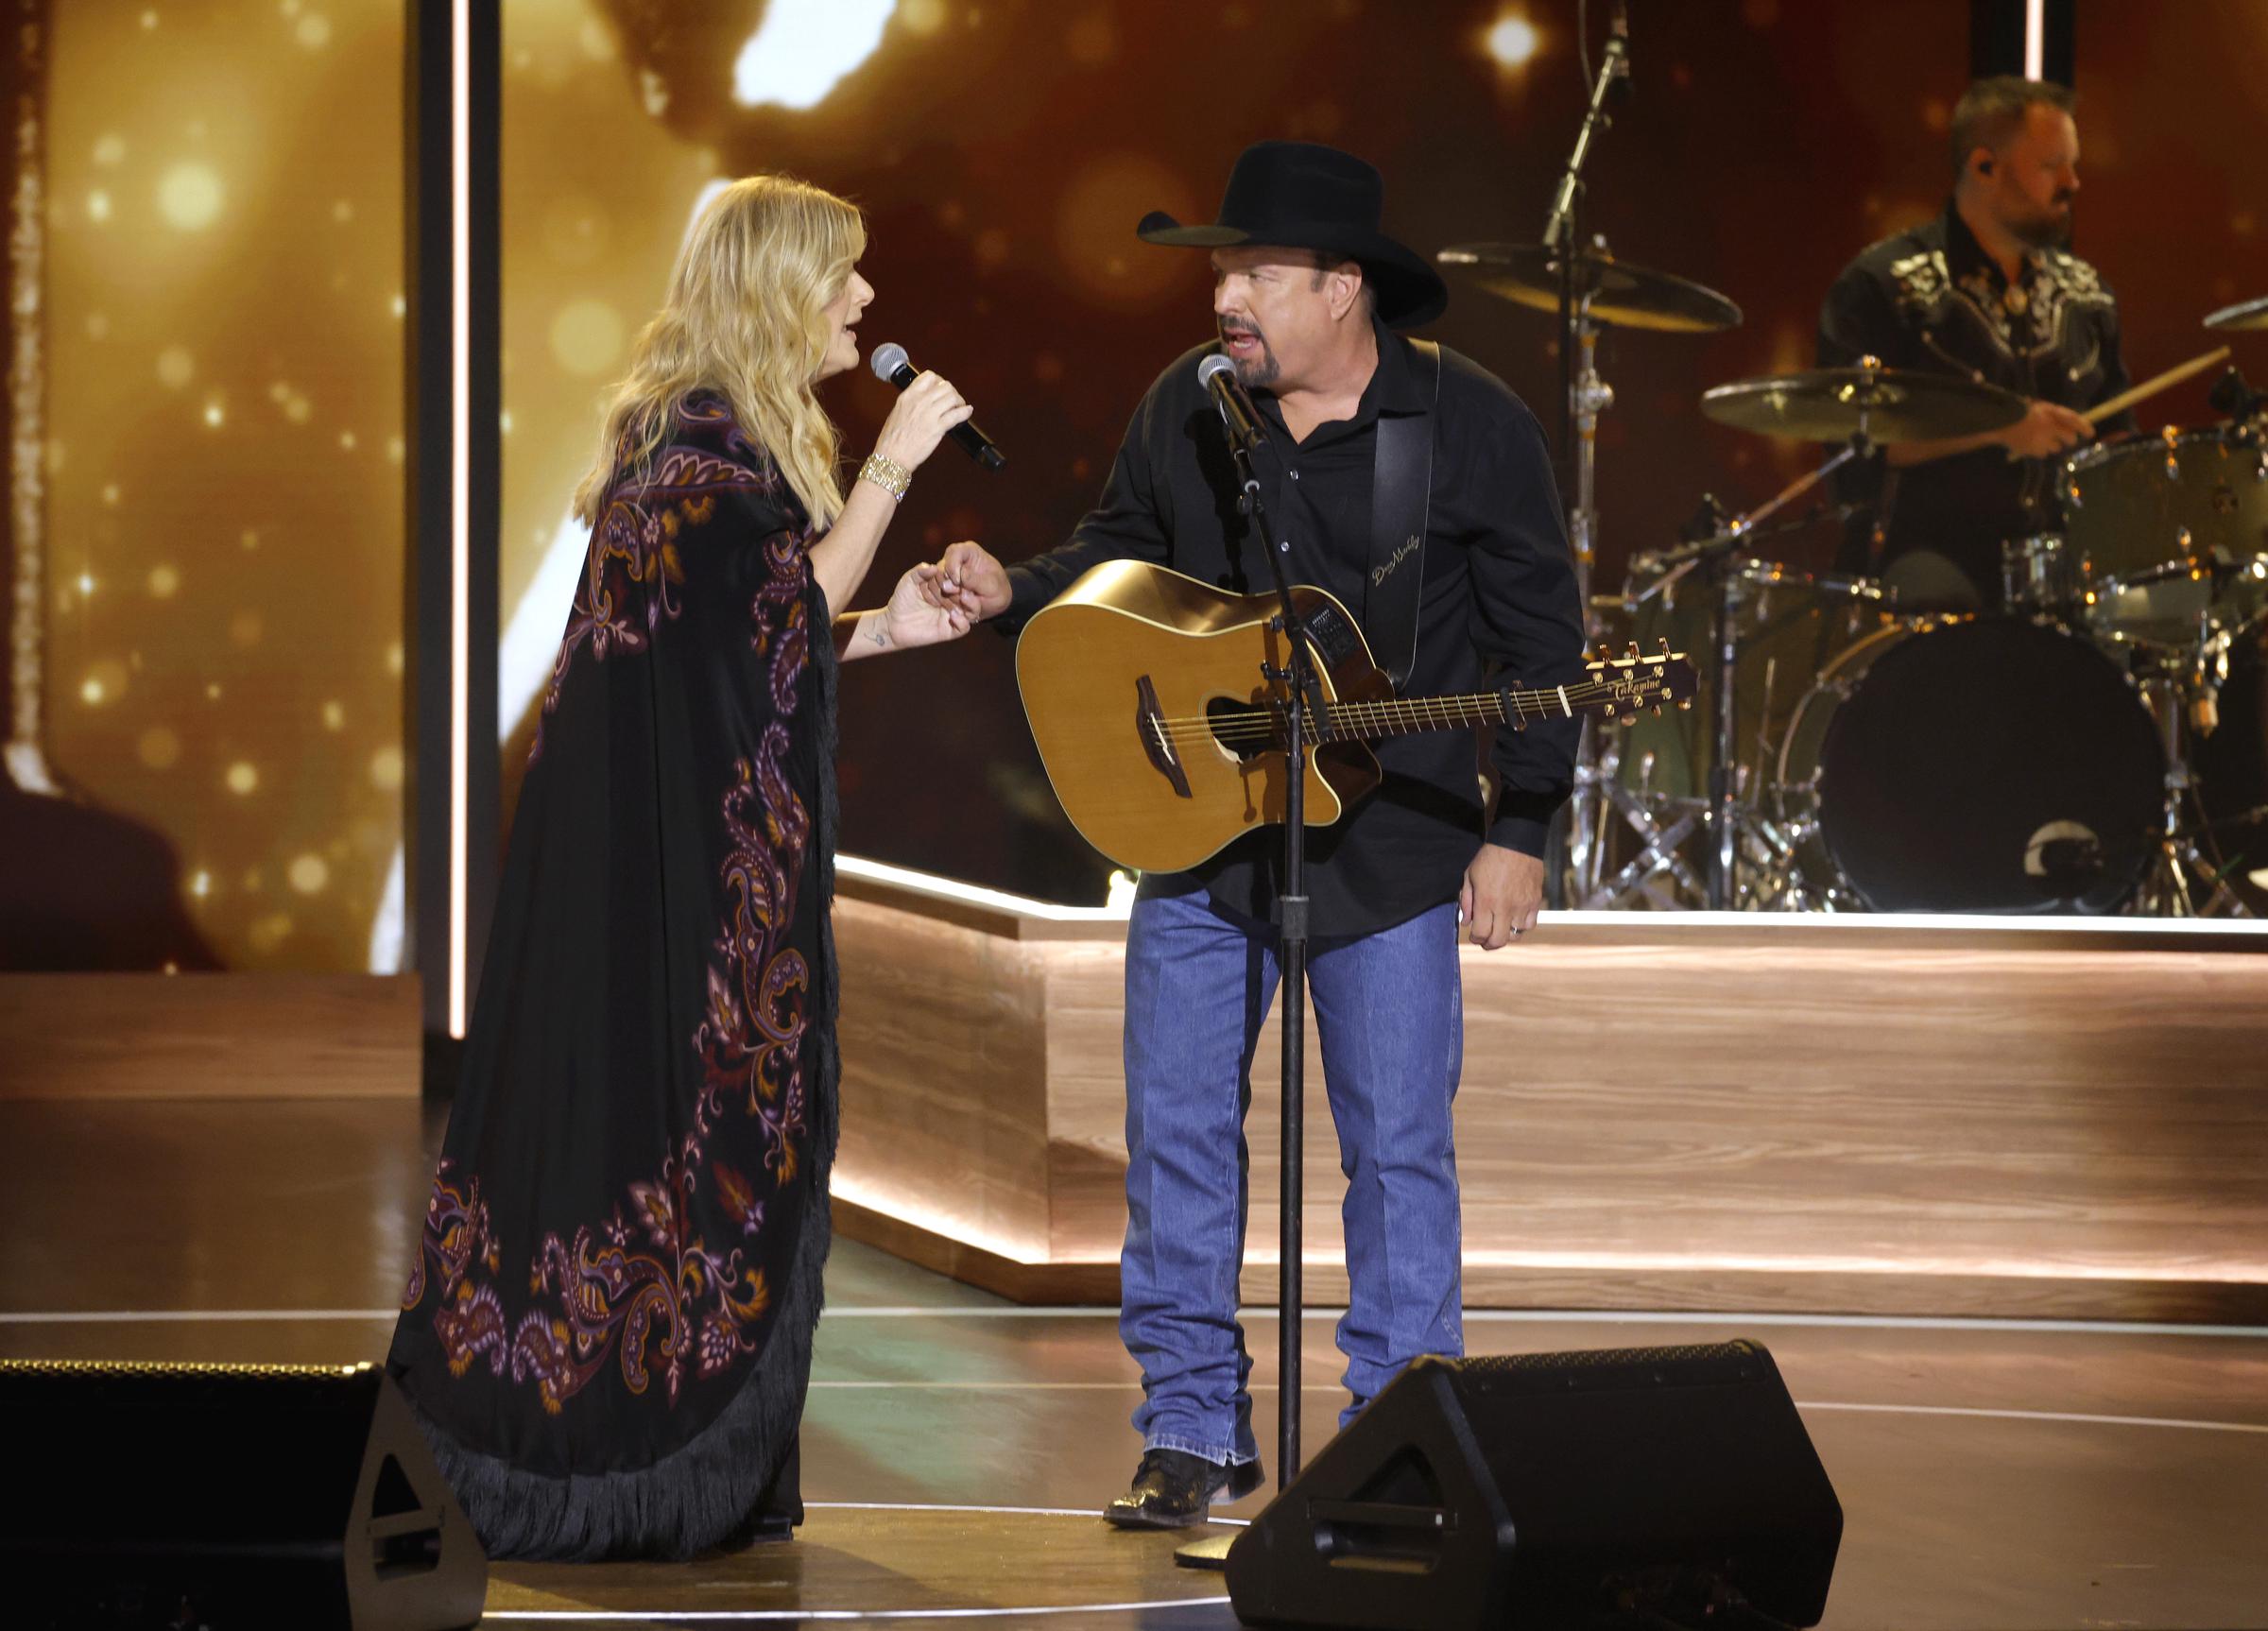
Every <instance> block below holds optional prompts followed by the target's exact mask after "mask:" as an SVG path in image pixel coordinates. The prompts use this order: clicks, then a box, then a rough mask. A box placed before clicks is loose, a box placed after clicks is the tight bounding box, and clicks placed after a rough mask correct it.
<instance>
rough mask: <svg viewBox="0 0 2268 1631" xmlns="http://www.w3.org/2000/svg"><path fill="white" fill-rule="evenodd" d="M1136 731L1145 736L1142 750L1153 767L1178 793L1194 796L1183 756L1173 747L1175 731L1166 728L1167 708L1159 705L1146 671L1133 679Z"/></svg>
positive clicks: (1186, 796)
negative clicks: (1183, 762) (1165, 709)
mask: <svg viewBox="0 0 2268 1631" xmlns="http://www.w3.org/2000/svg"><path fill="white" fill-rule="evenodd" d="M1134 730H1135V731H1136V733H1137V734H1138V735H1140V736H1141V738H1142V750H1143V753H1144V754H1146V755H1147V756H1148V758H1149V761H1150V765H1151V767H1152V768H1153V769H1155V770H1156V771H1157V772H1158V774H1159V775H1160V776H1162V777H1164V778H1165V779H1166V781H1168V782H1169V783H1171V784H1172V786H1173V789H1174V793H1175V796H1176V797H1177V798H1190V797H1192V795H1191V793H1190V791H1189V772H1188V771H1186V770H1184V769H1183V768H1182V767H1181V755H1180V754H1179V753H1177V752H1176V751H1175V749H1174V733H1173V731H1172V730H1169V729H1167V727H1166V723H1165V711H1164V710H1163V709H1161V708H1160V707H1159V706H1158V688H1157V687H1156V686H1155V685H1152V684H1151V683H1150V677H1149V676H1148V675H1146V674H1143V675H1139V676H1137V677H1136V678H1135V680H1134Z"/></svg>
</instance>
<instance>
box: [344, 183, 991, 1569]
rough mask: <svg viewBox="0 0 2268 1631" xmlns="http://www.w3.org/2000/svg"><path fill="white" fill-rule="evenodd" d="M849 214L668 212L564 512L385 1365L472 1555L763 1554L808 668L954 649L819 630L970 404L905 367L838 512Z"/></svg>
mask: <svg viewBox="0 0 2268 1631" xmlns="http://www.w3.org/2000/svg"><path fill="white" fill-rule="evenodd" d="M865 248H866V230H865V226H864V224H863V222H862V221H861V219H860V217H859V214H858V212H857V211H856V210H855V209H854V208H852V207H851V205H849V204H847V203H845V202H844V201H843V200H842V199H840V198H836V197H832V196H831V195H829V194H827V193H824V192H821V191H820V190H819V189H817V188H816V187H812V186H808V185H805V184H804V183H802V182H799V181H795V180H787V179H785V178H782V177H775V176H758V177H751V178H749V179H747V180H741V181H736V182H734V183H733V184H732V185H731V186H730V188H728V189H726V190H725V191H724V192H723V193H722V194H721V195H719V196H718V197H716V198H715V199H714V200H713V202H712V203H711V204H710V206H709V207H708V209H707V210H706V211H704V212H703V213H702V215H701V217H700V219H699V221H698V222H697V223H696V226H695V228H694V230H693V232H692V235H691V236H690V237H689V238H688V240H687V241H686V244H685V248H684V249H683V252H682V253H681V254H680V255H679V259H678V264H677V266H676V269H675V270H674V272H673V273H672V274H671V279H670V287H669V296H668V300H667V302H666V303H665V304H664V305H663V306H662V311H661V313H660V315H659V316H657V317H656V318H654V319H653V321H652V322H651V323H650V324H648V325H647V327H646V329H645V331H644V334H642V335H640V336H639V339H638V343H637V348H636V352H635V358H634V361H633V363H632V365H631V368H630V372H629V377H628V378H627V379H626V380H625V381H624V382H623V384H622V386H621V387H620V388H619V389H618V390H617V391H616V393H615V396H614V400H613V403H612V405H611V407H610V410H609V412H608V415H607V420H606V429H605V433H604V436H603V437H602V438H601V441H600V444H599V450H598V455H597V458H596V460H595V462H594V463H593V466H592V468H591V472H590V474H589V475H588V476H586V477H585V478H584V481H583V483H582V487H581V489H580V490H579V491H577V493H576V513H577V515H578V516H580V517H581V519H583V520H584V521H587V522H588V523H590V524H591V543H590V552H589V556H588V558H587V559H586V562H585V565H584V570H583V577H582V583H581V585H580V587H579V588H578V589H577V591H576V598H575V606H574V609H573V610H572V611H571V612H570V614H569V616H568V619H567V628H566V633H565V636H564V638H562V640H561V641H560V643H559V652H558V661H557V662H556V664H555V665H554V667H553V670H552V677H551V685H550V689H549V691H548V693H547V694H546V695H545V696H544V698H543V704H542V714H541V720H540V724H539V730H538V733H537V737H536V743H535V747H534V750H533V752H532V753H531V755H530V758H529V764H528V771H527V777H526V781H525V782H524V786H523V789H522V792H521V796H520V803H519V810H518V814H517V815H516V817H515V819H514V820H513V823H512V836H511V845H510V850H509V853H508V856H507V862H506V867H505V873H504V879H503V885H502V890H501V893H500V898H499V902H498V906H497V911H496V919H495V926H494V929H493V931H492V933H491V934H490V940H489V950H488V958H487V962H486V964H485V966H484V969H483V975H482V982H481V989H480V997H479V1003H478V1005H477V1007H476V1008H475V1011H474V1013H473V1016H472V1032H471V1036H470V1038H469V1039H468V1041H467V1046H466V1052H465V1063H464V1073H463V1077H462V1081H461V1084H460V1086H459V1088H458V1090H457V1094H456V1101H455V1107H454V1111H453V1113H452V1115H451V1117H450V1122H449V1130H448V1133H447V1136H446V1138H445V1140H444V1142H443V1144H442V1150H441V1157H440V1162H439V1167H438V1171H437V1172H436V1174H435V1176H434V1181H433V1191H432V1197H431V1200H430V1203H429V1205H428V1206H427V1209H426V1212H425V1219H424V1228H423V1239H422V1241H421V1245H420V1246H419V1250H418V1259H417V1262H416V1264H415V1266H414V1268H413V1269H412V1271H411V1274H410V1278H409V1284H408V1288H407V1290H406V1291H405V1292H404V1296H403V1299H402V1307H403V1313H402V1318H401V1321H400V1323H399V1325H398V1326H397V1327H396V1329H395V1333H394V1343H393V1350H392V1354H391V1356H390V1360H389V1367H390V1368H391V1370H392V1372H393V1374H394V1376H395V1377H396V1379H397V1380H398V1381H399V1382H401V1384H402V1386H403V1388H404V1391H405V1392H406V1393H407V1395H408V1397H409V1399H410V1400H411V1402H412V1404H413V1405H414V1406H415V1408H416V1410H417V1413H418V1415H419V1417H420V1420H421V1424H422V1426H423V1428H424V1430H425V1433H426V1435H427V1437H428V1438H429V1439H430V1440H431V1441H432V1443H433V1446H434V1448H435V1451H436V1452H437V1454H438V1457H439V1460H440V1463H441V1466H442V1468H443V1469H444V1470H445V1471H446V1473H447V1474H448V1476H449V1480H450V1483H451V1484H452V1485H453V1486H454V1487H455V1491H456V1493H457V1496H458V1498H459V1500H460V1501H461V1502H463V1504H464V1506H465V1508H466V1510H467V1512H468V1513H469V1514H470V1515H471V1517H472V1523H473V1525H474V1527H475V1528H476V1529H477V1530H478V1532H479V1534H480V1537H481V1540H482V1542H483V1543H484V1544H485V1545H486V1546H487V1548H488V1550H489V1553H490V1555H491V1556H498V1557H546V1558H599V1557H633V1556H636V1557H682V1556H686V1555H689V1554H694V1553H697V1552H702V1551H706V1550H710V1549H713V1548H716V1547H719V1546H730V1545H736V1544H741V1543H745V1542H747V1541H750V1540H754V1539H759V1538H765V1537H785V1536H786V1535H788V1534H789V1533H790V1531H791V1529H792V1526H793V1525H794V1524H795V1523H797V1522H798V1521H799V1520H800V1519H801V1517H802V1505H801V1502H800V1499H799V1493H798V1482H797V1455H796V1443H797V1427H798V1423H799V1419H800V1417H801V1416H802V1411H803V1396H804V1387H805V1383H806V1382H807V1379H808V1376H809V1372H810V1363H811V1338H812V1330H813V1327H814V1326H815V1324H816V1321H817V1318H818V1311H819V1274H820V1268H821V1265H822V1263H823V1262H825V1259H826V1256H827V1245H828V1221H827V1175H828V1167H829V1163H830V1161H831V1160H832V1159H833V1151H834V1142H835V1078H836V1067H835V1052H834V1019H835V982H834V954H833V939H832V937H831V936H830V934H829V927H828V906H829V899H830V897H831V894H832V892H833V840H834V770H833V749H834V666H835V663H836V661H838V660H849V659H852V658H863V657H868V656H874V655H879V654H881V653H885V652H889V651H894V650H898V649H901V648H903V647H906V646H914V645H925V644H933V643H935V642H937V641H942V640H950V639H954V638H956V637H957V636H959V635H961V634H962V633H964V632H966V630H967V627H968V623H967V620H966V618H965V617H964V616H963V614H962V613H961V612H960V611H958V610H954V609H944V608H936V607H932V606H931V605H930V604H928V602H927V601H926V600H925V599H924V597H923V595H922V594H921V592H920V585H921V581H922V574H923V573H924V572H926V571H927V570H929V569H926V568H916V569H915V570H914V571H913V572H910V573H908V574H907V575H905V576H904V577H903V578H902V579H900V580H899V583H898V586H897V589H896V592H894V593H893V594H892V595H891V597H890V599H889V602H888V604H887V605H886V606H885V607H883V608H881V609H875V610H870V611H865V612H861V613H855V614H851V615H832V612H833V609H834V608H837V607H845V606H848V605H849V604H850V602H851V597H852V595H853V594H854V593H855V592H857V589H858V586H859V584H860V582H861V580H862V579H863V578H864V577H865V576H866V574H867V569H868V567H869V566H870V565H871V564H872V562H873V559H874V550H875V545H876V544H877V543H878V542H879V541H880V540H881V538H882V534H883V529H884V528H885V527H886V526H887V525H888V524H889V523H890V520H891V517H892V516H893V515H894V514H895V513H896V511H897V508H898V506H899V504H900V503H901V501H902V499H903V498H904V497H905V493H906V488H907V484H908V481H909V480H910V478H911V477H912V475H913V473H914V472H915V471H917V470H918V469H919V467H920V465H921V463H922V461H923V460H925V459H926V458H928V457H929V455H930V454H931V453H932V452H933V451H934V450H935V449H936V445H937V441H938V438H940V437H942V436H943V435H944V434H945V432H946V431H947V430H948V429H949V428H950V427H952V426H953V425H955V424H958V423H960V422H961V421H964V420H966V419H967V418H968V417H969V414H970V409H969V405H968V404H967V403H964V402H963V401H962V400H961V398H960V395H959V393H958V392H956V391H955V390H954V388H953V386H950V385H949V384H947V383H946V382H945V381H943V380H941V379H939V378H937V377H936V375H934V374H925V375H923V376H922V377H921V378H920V379H919V381H917V382H916V383H915V384H914V385H913V386H909V387H908V388H907V389H906V391H905V393H904V394H903V395H902V396H901V397H900V398H899V399H898V401H897V403H896V405H895V407H894V408H893V409H892V411H891V414H890V417H889V421H888V422H887V423H886V424H885V425H884V426H883V430H882V435H881V437H880V438H878V439H877V441H876V443H875V447H874V452H873V454H872V455H871V456H869V457H868V459H867V460H866V461H865V464H864V465H863V466H862V468H861V469H860V471H859V472H858V474H857V477H856V479H854V480H853V481H852V482H851V485H850V490H849V493H848V496H846V494H845V491H844V488H843V485H842V481H841V477H840V475H839V474H838V470H837V448H836V438H835V431H834V427H833V424H832V423H830V421H829V420H828V418H827V415H826V414H825V412H824V411H823V410H822V409H821V408H820V406H819V404H818V402H817V401H816V398H815V397H814V396H813V391H812V387H813V386H816V384H817V383H818V382H819V381H821V380H823V379H826V378H828V377H829V376H831V375H833V374H837V373H840V372H842V371H843V370H845V369H850V368H852V367H854V366H855V365H856V364H857V361H858V341H857V337H856V333H855V330H854V328H853V325H854V324H855V323H856V322H857V321H858V318H859V316H860V314H861V313H862V312H864V311H865V309H866V307H867V304H868V301H870V300H872V299H873V298H874V290H873V288H872V287H871V286H870V285H869V284H868V283H867V281H866V280H865V279H864V278H862V277H860V276H859V275H858V271H857V269H856V266H855V263H856V262H857V260H858V257H859V255H860V254H861V253H862V252H863V251H864V249H865Z"/></svg>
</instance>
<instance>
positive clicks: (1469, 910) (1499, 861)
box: [1457, 844, 1543, 952]
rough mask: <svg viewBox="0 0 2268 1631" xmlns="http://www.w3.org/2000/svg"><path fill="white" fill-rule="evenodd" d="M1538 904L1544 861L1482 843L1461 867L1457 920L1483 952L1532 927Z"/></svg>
mask: <svg viewBox="0 0 2268 1631" xmlns="http://www.w3.org/2000/svg"><path fill="white" fill-rule="evenodd" d="M1542 907H1543V863H1542V862H1541V861H1539V860H1538V859H1537V858H1536V857H1535V856H1533V855H1522V854H1521V852H1520V851H1519V850H1507V849H1505V848H1504V847H1503V845H1501V844H1484V845H1482V846H1481V850H1480V853H1479V854H1477V855H1475V856H1474V857H1473V858H1472V865H1470V866H1469V867H1466V868H1465V887H1464V889H1463V891H1462V892H1460V893H1459V894H1458V896H1457V921H1458V922H1460V923H1462V924H1464V925H1465V928H1466V935H1467V937H1468V938H1469V939H1470V940H1471V941H1472V943H1473V944H1474V945H1476V946H1478V947H1479V948H1480V949H1481V950H1482V951H1484V952H1499V951H1502V950H1503V948H1504V947H1506V946H1508V945H1510V944H1511V943H1512V942H1513V940H1514V939H1515V938H1516V937H1518V936H1521V935H1523V934H1525V933H1526V932H1527V931H1528V930H1530V929H1533V928H1534V927H1536V914H1537V913H1538V911H1540V910H1541V909H1542Z"/></svg>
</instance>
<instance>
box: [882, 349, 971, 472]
mask: <svg viewBox="0 0 2268 1631" xmlns="http://www.w3.org/2000/svg"><path fill="white" fill-rule="evenodd" d="M975 411H976V410H975V409H974V408H972V407H971V406H970V405H969V404H968V403H966V402H964V401H963V400H962V398H961V393H960V392H959V391H957V390H955V389H954V388H953V385H952V382H950V381H948V380H944V379H941V378H939V377H938V376H937V375H936V374H934V373H925V374H923V375H922V376H921V377H920V378H919V379H917V380H916V381H914V383H913V384H912V385H910V386H906V387H905V389H904V390H903V391H902V392H900V393H899V397H898V401H897V403H895V404H894V405H893V406H892V407H891V409H890V417H889V418H888V419H886V420H885V421H883V425H882V434H881V435H880V436H878V437H876V438H874V451H875V452H876V453H878V454H880V455H882V456H883V457H884V458H886V459H888V460H889V461H890V462H891V463H893V464H896V465H898V466H900V467H902V469H905V470H908V471H911V470H915V469H917V468H919V466H920V464H921V462H922V461H923V460H924V459H926V458H928V457H929V455H931V454H933V453H935V452H936V451H937V443H938V441H939V440H941V439H942V438H943V437H944V435H945V433H946V432H947V431H949V430H951V429H952V428H953V427H954V425H956V424H961V423H964V422H966V421H967V420H968V418H969V416H970V415H971V413H974V412H975Z"/></svg>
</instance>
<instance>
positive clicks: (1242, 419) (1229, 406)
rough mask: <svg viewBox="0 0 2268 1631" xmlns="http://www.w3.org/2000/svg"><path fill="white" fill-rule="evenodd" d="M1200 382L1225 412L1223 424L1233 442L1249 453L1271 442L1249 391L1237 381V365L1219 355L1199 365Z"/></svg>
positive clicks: (1208, 358) (1198, 378)
mask: <svg viewBox="0 0 2268 1631" xmlns="http://www.w3.org/2000/svg"><path fill="white" fill-rule="evenodd" d="M1197 380H1198V383H1200V384H1201V385H1203V386H1204V387H1205V389H1206V390H1207V391H1208V392H1209V393H1210V394H1211V397H1212V405H1213V406H1214V407H1217V408H1219V409H1220V410H1221V422H1222V423H1223V424H1225V425H1227V426H1228V427H1229V440H1230V441H1231V442H1233V443H1234V444H1235V445H1236V446H1238V447H1240V448H1245V449H1247V450H1249V449H1252V448H1256V447H1258V446H1259V445H1260V444H1261V443H1262V442H1264V441H1266V440H1267V439H1268V433H1267V428H1266V427H1265V426H1264V425H1263V424H1262V423H1261V422H1260V414H1259V412H1258V411H1257V410H1256V409H1254V407H1253V406H1252V399H1251V398H1250V397H1248V396H1246V395H1245V387H1244V386H1242V385H1241V384H1239V383H1238V381H1237V377H1236V365H1235V364H1234V363H1232V362H1230V361H1229V359H1228V358H1227V357H1225V356H1223V355H1221V354H1220V352H1213V353H1212V354H1211V356H1209V357H1206V358H1204V359H1203V360H1202V361H1200V362H1199V363H1198V364H1197Z"/></svg>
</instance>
